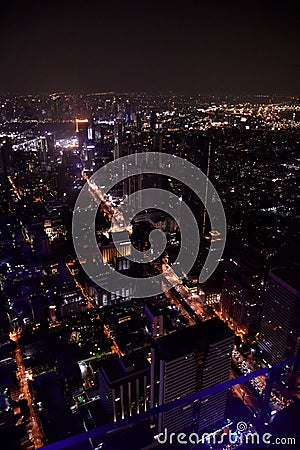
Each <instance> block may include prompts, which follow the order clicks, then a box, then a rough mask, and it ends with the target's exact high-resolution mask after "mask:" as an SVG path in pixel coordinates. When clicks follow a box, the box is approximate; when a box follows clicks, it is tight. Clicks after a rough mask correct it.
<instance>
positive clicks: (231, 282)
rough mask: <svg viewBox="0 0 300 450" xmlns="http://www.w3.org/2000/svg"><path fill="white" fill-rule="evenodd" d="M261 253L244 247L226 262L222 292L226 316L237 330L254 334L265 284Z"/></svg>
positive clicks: (256, 328) (222, 303)
mask: <svg viewBox="0 0 300 450" xmlns="http://www.w3.org/2000/svg"><path fill="white" fill-rule="evenodd" d="M263 262H264V261H263V257H262V255H261V254H260V253H259V252H258V251H256V250H255V249H253V248H250V247H244V248H242V249H241V250H240V251H239V252H235V255H232V258H230V259H229V261H228V262H227V263H226V267H225V277H224V285H223V290H222V295H221V309H222V314H223V317H224V318H225V319H227V320H229V321H230V322H231V324H232V325H233V327H234V328H235V329H236V330H239V331H241V332H242V333H244V334H245V335H247V336H250V337H251V338H253V337H254V336H255V334H256V333H257V332H258V328H259V322H260V317H261V309H262V300H261V294H262V291H263V286H264V264H263Z"/></svg>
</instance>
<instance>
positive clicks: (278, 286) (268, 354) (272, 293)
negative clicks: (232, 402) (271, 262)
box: [259, 268, 300, 364]
mask: <svg viewBox="0 0 300 450" xmlns="http://www.w3.org/2000/svg"><path fill="white" fill-rule="evenodd" d="M259 348H260V350H261V352H262V358H263V360H264V361H265V362H266V363H267V364H274V363H276V362H278V361H280V360H284V359H287V358H291V357H293V356H296V355H298V354H299V352H300V283H299V269H298V270H297V269H296V268H291V269H278V270H274V271H273V272H270V273H269V275H268V278H267V281H266V286H265V292H264V305H263V311H262V320H261V325H260V336H259Z"/></svg>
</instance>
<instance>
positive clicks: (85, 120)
mask: <svg viewBox="0 0 300 450" xmlns="http://www.w3.org/2000/svg"><path fill="white" fill-rule="evenodd" d="M88 122H89V119H75V123H76V132H78V130H79V128H78V125H79V124H80V123H88Z"/></svg>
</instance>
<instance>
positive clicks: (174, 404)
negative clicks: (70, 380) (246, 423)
mask: <svg viewBox="0 0 300 450" xmlns="http://www.w3.org/2000/svg"><path fill="white" fill-rule="evenodd" d="M297 362H300V355H298V356H296V357H294V358H290V359H287V360H285V361H280V362H278V363H276V364H274V365H273V366H272V367H270V368H267V367H263V368H261V369H257V370H255V371H254V372H251V373H248V374H245V375H242V376H239V377H237V378H234V379H231V380H227V381H225V382H223V383H219V384H217V385H214V386H211V387H209V388H206V389H202V390H201V391H197V392H194V393H193V394H189V395H187V396H186V397H182V398H180V399H177V400H173V401H170V402H168V403H164V404H163V405H159V406H156V407H154V408H151V409H149V410H148V411H145V412H142V413H140V414H135V415H134V416H131V417H126V418H125V419H122V420H119V421H118V422H115V423H110V424H107V425H103V426H100V427H97V428H94V429H92V430H89V431H87V432H85V433H80V434H77V435H75V436H72V437H70V438H67V439H64V440H62V441H59V442H54V443H52V444H48V445H46V446H45V447H43V448H45V450H63V449H68V448H70V447H72V446H75V445H78V444H80V443H83V442H86V441H88V440H89V439H93V438H99V437H101V436H103V435H105V434H106V433H109V432H112V431H117V430H120V429H122V428H124V427H127V426H130V425H135V424H137V423H139V422H142V421H144V420H146V419H150V418H151V417H153V416H157V415H158V414H160V413H164V412H167V411H170V410H172V409H175V408H178V407H183V406H186V405H188V404H191V403H193V402H195V401H197V400H201V399H203V398H207V397H209V396H211V395H213V394H216V393H218V392H221V391H224V390H227V389H229V388H231V387H233V386H235V385H237V384H243V383H245V382H247V381H250V380H252V379H253V378H256V377H259V376H261V375H267V376H268V378H267V381H266V389H265V394H264V399H263V405H262V410H261V414H260V417H259V423H260V424H262V425H263V424H264V422H265V419H266V415H267V412H268V405H269V402H270V397H271V392H272V386H273V382H274V380H275V378H276V373H277V371H278V370H279V369H281V368H282V367H285V366H291V365H293V364H295V363H297Z"/></svg>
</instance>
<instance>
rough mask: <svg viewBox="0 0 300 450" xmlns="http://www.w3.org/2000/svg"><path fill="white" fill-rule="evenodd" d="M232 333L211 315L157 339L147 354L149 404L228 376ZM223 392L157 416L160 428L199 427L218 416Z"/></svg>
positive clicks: (223, 403)
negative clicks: (149, 353) (149, 380)
mask: <svg viewBox="0 0 300 450" xmlns="http://www.w3.org/2000/svg"><path fill="white" fill-rule="evenodd" d="M233 342H234V334H233V332H232V331H231V330H230V329H229V328H228V327H227V325H226V324H224V323H223V322H221V321H220V320H219V319H217V318H214V319H210V320H208V321H206V322H203V323H201V324H199V325H194V326H191V327H188V328H185V329H183V330H179V331H176V332H175V333H171V334H168V335H166V336H163V337H161V338H158V339H156V341H155V344H154V346H153V348H152V353H151V406H152V407H154V406H157V405H162V404H164V403H167V402H170V401H172V400H176V399H178V398H181V397H185V396H187V395H189V394H192V393H193V392H197V391H199V390H201V389H205V388H208V387H211V386H214V385H216V384H218V383H221V382H223V381H226V380H228V379H229V377H230V366H231V351H232V346H233ZM226 403H227V392H226V391H223V392H217V393H215V394H212V395H211V396H209V397H208V398H205V399H202V400H200V401H199V402H197V403H193V404H191V405H186V406H184V407H178V408H175V409H173V410H171V411H168V412H163V413H161V414H159V417H158V432H159V433H161V432H162V431H163V430H164V429H165V428H167V430H168V433H171V432H179V431H180V432H181V431H184V430H186V431H188V430H190V431H191V430H194V431H199V430H203V429H205V428H207V427H209V426H210V425H212V424H214V423H215V422H217V421H219V420H222V418H223V417H224V414H225V408H226Z"/></svg>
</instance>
